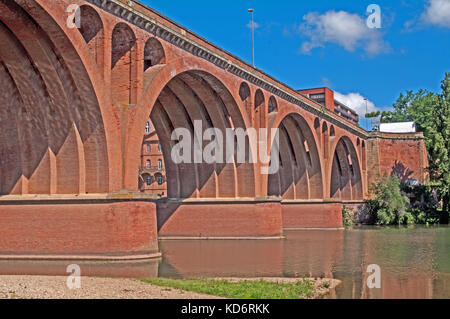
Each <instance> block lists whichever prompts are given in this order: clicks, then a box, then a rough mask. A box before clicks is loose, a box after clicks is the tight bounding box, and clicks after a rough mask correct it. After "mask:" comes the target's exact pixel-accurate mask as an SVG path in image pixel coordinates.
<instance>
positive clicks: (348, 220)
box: [342, 205, 354, 227]
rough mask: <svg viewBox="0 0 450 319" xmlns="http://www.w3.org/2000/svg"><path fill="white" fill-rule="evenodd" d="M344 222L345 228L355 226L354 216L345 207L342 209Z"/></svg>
mask: <svg viewBox="0 0 450 319" xmlns="http://www.w3.org/2000/svg"><path fill="white" fill-rule="evenodd" d="M342 222H343V224H344V227H350V226H353V224H354V222H353V214H352V213H351V212H350V211H349V210H348V209H347V207H346V206H345V205H344V206H343V207H342Z"/></svg>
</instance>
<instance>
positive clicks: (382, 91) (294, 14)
mask: <svg viewBox="0 0 450 319" xmlns="http://www.w3.org/2000/svg"><path fill="white" fill-rule="evenodd" d="M142 2H144V3H145V4H147V5H148V6H150V7H152V8H153V9H155V10H157V11H159V12H161V13H162V14H164V15H166V16H167V17H169V18H171V19H173V20H175V21H176V22H178V23H179V24H181V25H183V26H185V27H186V28H188V29H190V30H192V31H193V32H195V33H197V34H199V35H200V36H202V37H204V38H206V39H207V40H209V41H211V42H213V43H215V44H216V45H218V46H220V47H222V48H223V49H225V50H227V51H229V52H230V53H232V54H234V55H236V56H237V57H239V58H241V59H243V60H244V61H247V62H249V63H251V29H250V26H251V23H250V21H251V16H250V13H248V12H247V9H248V8H254V9H255V23H256V26H257V28H256V33H255V43H256V44H255V48H256V67H257V68H259V69H261V70H263V71H264V72H266V73H268V74H270V75H272V76H274V77H276V78H277V79H279V80H280V81H282V82H284V83H286V84H288V85H289V86H291V87H293V88H295V89H302V88H311V87H322V86H328V87H330V88H331V89H333V90H335V91H336V92H339V93H340V94H338V97H339V99H341V100H342V102H344V103H346V104H348V105H349V106H350V107H353V108H354V109H356V110H357V111H359V112H364V113H365V110H364V111H363V110H362V108H363V107H362V104H363V98H364V97H366V98H368V99H369V101H370V103H369V105H370V106H369V108H370V110H373V109H375V108H380V109H386V108H389V107H391V106H392V104H393V102H395V100H396V99H397V97H398V96H399V94H400V93H401V92H403V91H405V90H417V89H419V88H423V89H428V90H431V91H435V92H437V91H439V90H440V81H441V80H442V79H443V78H444V72H446V71H447V72H450V0H395V1H392V0H390V1H387V0H370V1H365V0H360V1H356V0H355V1H349V0H284V1H283V0H280V1H268V0H258V1H256V0H255V1H248V0H239V1H238V0H228V1H224V0H216V1H205V0H193V1H181V0H171V1H167V0H151V1H150V0H143V1H142ZM372 3H373V4H377V5H379V7H380V9H381V18H382V19H381V23H382V25H381V29H369V28H368V27H367V25H366V20H367V17H368V13H367V7H368V5H370V4H372ZM364 105H365V104H364ZM364 109H365V106H364Z"/></svg>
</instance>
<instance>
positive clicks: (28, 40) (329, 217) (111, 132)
mask: <svg viewBox="0 0 450 319" xmlns="http://www.w3.org/2000/svg"><path fill="white" fill-rule="evenodd" d="M73 4H75V5H77V6H79V11H78V12H79V13H80V17H81V19H80V20H79V21H81V25H79V28H77V27H74V26H73V25H72V24H73V22H74V20H75V22H76V21H77V16H76V15H75V19H74V15H73V12H74V10H73V7H71V5H73ZM0 43H1V45H0V83H1V86H0V103H1V104H0V105H1V107H0V161H1V165H0V194H1V196H0V255H1V256H2V257H3V258H5V257H6V258H19V257H20V258H35V257H38V258H39V256H40V257H41V258H68V257H71V258H74V257H80V258H98V257H99V256H101V257H102V258H112V259H121V258H125V259H126V258H145V257H149V256H155V255H157V252H158V240H157V239H158V238H172V239H173V238H187V237H192V238H198V237H202V238H249V237H251V238H255V237H258V238H279V237H281V236H282V235H283V228H317V227H320V228H326V227H341V226H342V216H341V211H342V205H343V204H347V205H350V206H351V205H356V204H358V203H361V202H362V201H363V200H364V199H365V198H366V197H367V195H368V185H370V184H371V183H372V182H373V181H375V180H376V178H377V177H378V176H380V174H384V173H390V172H391V171H392V170H393V169H394V168H395V166H399V165H400V167H401V168H404V169H405V170H409V173H408V175H411V176H413V177H415V178H417V179H419V180H421V181H423V179H424V176H425V173H424V168H425V167H426V152H425V148H424V141H423V136H422V135H421V134H412V135H387V134H380V133H369V132H366V131H365V130H363V129H361V128H359V127H358V126H357V125H355V123H354V122H351V121H348V120H346V119H345V118H343V117H341V116H339V115H338V114H336V112H333V110H330V109H329V108H327V107H324V106H323V105H321V104H318V103H316V102H314V101H313V100H310V99H308V98H307V97H306V96H304V95H302V94H300V93H299V92H298V91H296V90H294V89H291V88H290V87H288V86H286V85H285V84H283V83H282V82H279V81H278V80H276V79H274V78H272V77H270V76H269V75H267V74H265V73H263V72H262V71H260V70H257V69H254V68H253V67H251V66H250V65H248V64H247V63H245V62H243V61H242V60H239V59H238V58H236V57H234V56H233V55H231V54H230V53H228V52H226V51H224V50H222V49H220V48H218V47H217V46H215V45H213V44H211V43H210V42H208V41H207V40H205V39H203V38H201V37H199V36H197V35H195V34H194V33H192V32H191V31H189V30H188V29H185V28H183V27H181V26H179V25H178V24H176V23H175V22H173V21H171V20H169V19H167V18H166V17H164V16H162V15H160V14H159V13H157V12H155V11H153V10H152V9H150V8H148V7H146V6H144V5H142V4H140V3H138V2H136V1H125V0H88V1H82V0H58V1H53V0H0ZM149 118H150V119H151V120H152V122H153V124H154V126H155V129H156V131H157V133H158V137H159V140H160V142H161V144H162V149H163V152H164V158H165V166H166V170H167V183H168V196H167V198H164V199H159V198H154V197H152V196H148V195H145V194H142V193H140V192H139V191H138V190H139V189H138V178H139V168H140V156H141V148H142V139H143V135H144V134H143V132H144V130H145V126H146V123H147V121H148V119H149ZM194 121H201V122H202V124H203V127H204V128H205V129H207V128H211V127H215V128H219V129H223V130H225V129H226V128H232V129H237V128H242V129H244V130H245V129H248V128H256V129H259V128H279V129H280V130H279V132H280V158H281V163H282V165H281V168H280V170H279V172H278V173H277V174H274V175H263V174H261V169H260V168H261V164H251V163H243V164H237V163H227V164H178V165H177V164H174V163H173V162H172V160H171V156H170V152H171V149H172V146H173V145H174V143H175V142H174V141H172V140H171V132H172V131H173V129H174V128H180V127H183V128H187V129H189V130H191V131H192V127H193V124H192V123H194Z"/></svg>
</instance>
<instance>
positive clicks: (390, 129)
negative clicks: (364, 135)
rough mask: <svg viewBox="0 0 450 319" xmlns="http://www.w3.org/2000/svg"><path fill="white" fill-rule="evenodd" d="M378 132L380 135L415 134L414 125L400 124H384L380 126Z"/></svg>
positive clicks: (410, 123)
mask: <svg viewBox="0 0 450 319" xmlns="http://www.w3.org/2000/svg"><path fill="white" fill-rule="evenodd" d="M380 132H382V133H416V132H417V130H416V123H414V122H401V123H386V124H380Z"/></svg>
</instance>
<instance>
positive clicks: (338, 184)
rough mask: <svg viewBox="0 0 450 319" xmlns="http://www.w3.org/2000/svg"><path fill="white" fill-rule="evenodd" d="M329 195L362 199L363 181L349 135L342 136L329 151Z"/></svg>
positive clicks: (358, 161)
mask: <svg viewBox="0 0 450 319" xmlns="http://www.w3.org/2000/svg"><path fill="white" fill-rule="evenodd" d="M331 154H333V158H332V160H331V161H330V167H329V170H330V172H331V174H330V176H331V182H330V197H331V198H334V199H340V200H362V199H363V181H362V172H361V165H360V160H359V156H358V152H357V150H356V148H355V146H354V145H353V143H352V141H351V140H350V138H349V137H347V136H343V137H342V138H341V139H340V140H339V141H338V142H337V143H336V144H335V145H334V149H333V151H332V152H331Z"/></svg>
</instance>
